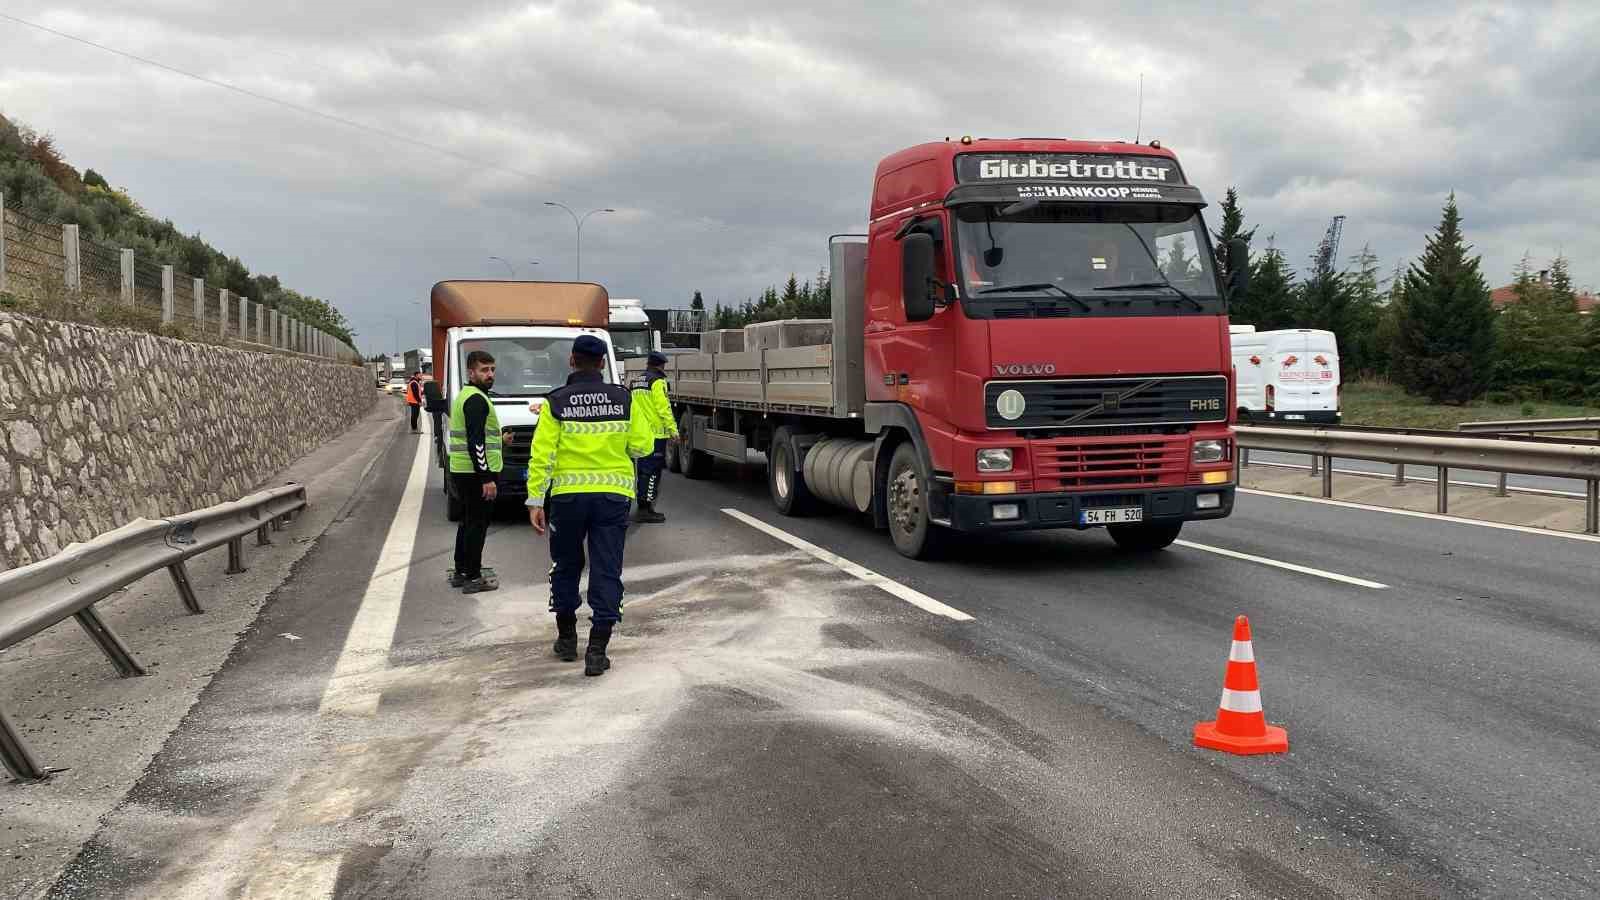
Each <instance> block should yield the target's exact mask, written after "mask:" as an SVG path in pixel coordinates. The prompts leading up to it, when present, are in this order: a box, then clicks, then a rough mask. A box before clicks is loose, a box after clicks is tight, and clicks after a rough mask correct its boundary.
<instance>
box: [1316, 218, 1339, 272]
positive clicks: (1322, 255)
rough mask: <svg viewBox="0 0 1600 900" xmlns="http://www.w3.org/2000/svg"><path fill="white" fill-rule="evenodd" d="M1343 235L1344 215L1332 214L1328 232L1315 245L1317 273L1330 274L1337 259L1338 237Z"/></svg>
mask: <svg viewBox="0 0 1600 900" xmlns="http://www.w3.org/2000/svg"><path fill="white" fill-rule="evenodd" d="M1343 235H1344V216H1334V217H1333V221H1331V222H1329V223H1328V233H1327V234H1325V235H1323V236H1322V243H1321V244H1318V245H1317V274H1319V275H1331V274H1333V267H1334V265H1336V264H1337V263H1338V261H1339V238H1340V237H1341V236H1343Z"/></svg>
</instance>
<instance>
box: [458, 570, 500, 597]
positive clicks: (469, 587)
mask: <svg viewBox="0 0 1600 900" xmlns="http://www.w3.org/2000/svg"><path fill="white" fill-rule="evenodd" d="M499 589H500V580H499V579H498V578H495V577H494V576H493V575H491V574H488V573H487V572H485V573H483V574H481V575H479V576H478V577H477V578H469V579H467V581H466V583H465V584H463V585H461V593H463V594H482V593H484V592H485V591H498V590H499Z"/></svg>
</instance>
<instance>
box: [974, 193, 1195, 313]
mask: <svg viewBox="0 0 1600 900" xmlns="http://www.w3.org/2000/svg"><path fill="white" fill-rule="evenodd" d="M954 219H955V222H956V229H955V230H956V253H957V259H958V265H959V267H960V276H959V277H960V279H961V295H962V299H963V306H964V308H965V309H966V311H967V314H968V315H970V316H973V317H974V318H1027V317H1032V316H1040V315H1062V316H1149V315H1162V316H1171V315H1211V316H1215V315H1221V314H1223V313H1224V312H1226V307H1225V306H1224V304H1223V300H1222V297H1221V296H1220V294H1219V292H1218V289H1217V278H1216V274H1215V270H1214V267H1213V266H1212V260H1211V245H1210V242H1209V241H1208V240H1207V239H1206V231H1205V222H1204V220H1202V219H1201V218H1200V214H1199V212H1198V211H1197V210H1195V209H1193V208H1192V207H1188V206H1177V205H1172V204H1153V203H1151V204H1145V203H1135V204H1099V205H1096V204H1082V203H1049V202H1046V203H1038V202H1034V203H1026V202H1024V203H1012V204H1002V203H970V204H963V205H961V206H959V207H957V208H956V209H955V215H954Z"/></svg>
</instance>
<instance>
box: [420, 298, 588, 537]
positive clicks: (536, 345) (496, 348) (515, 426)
mask: <svg viewBox="0 0 1600 900" xmlns="http://www.w3.org/2000/svg"><path fill="white" fill-rule="evenodd" d="M607 301H608V298H607V296H606V289H605V288H603V287H601V286H600V285H598V284H587V283H574V282H559V281H441V282H439V283H438V284H436V285H434V286H433V293H432V297H431V299H430V307H431V313H432V320H433V349H432V352H431V358H432V360H433V361H434V362H436V363H437V368H436V369H435V371H434V379H433V381H431V382H429V383H427V384H426V385H425V386H424V387H425V395H426V397H427V400H428V412H429V413H430V415H431V416H432V417H433V455H434V463H435V464H436V465H438V466H439V467H440V468H441V469H443V470H444V471H445V472H446V474H448V471H449V468H448V461H449V457H448V454H447V452H446V449H445V447H446V443H445V439H446V434H447V432H448V431H449V420H448V417H449V412H450V399H451V398H452V397H454V396H455V395H456V394H458V393H460V391H461V389H462V388H463V387H464V386H465V385H466V383H467V376H466V363H467V354H469V353H471V352H472V351H474V350H486V351H488V352H489V354H490V355H492V356H493V357H494V359H495V367H496V370H497V371H496V373H495V382H494V389H493V390H492V391H491V392H490V402H492V403H493V404H494V408H495V414H496V415H497V416H498V418H499V419H500V442H501V457H502V459H503V462H504V468H503V469H502V470H501V473H500V481H499V489H500V498H501V500H503V501H507V502H516V503H521V502H522V501H523V500H524V499H526V497H527V494H528V491H527V481H528V452H529V450H530V449H531V446H532V443H533V429H534V426H535V425H537V424H538V422H539V409H540V407H542V406H543V404H544V398H545V397H546V396H547V395H548V394H549V393H550V392H551V391H552V390H555V389H556V388H558V387H560V386H561V385H564V384H566V382H567V375H568V374H569V373H570V371H571V369H570V367H569V366H568V359H569V357H571V355H572V342H573V341H574V340H576V339H577V337H578V336H579V335H581V334H592V335H594V336H596V337H598V338H600V339H601V340H602V341H604V342H605V343H606V347H607V357H608V358H607V361H606V366H605V372H606V374H607V377H608V378H614V377H615V372H616V354H615V353H614V352H612V351H611V339H610V336H609V335H608V334H607V333H606V325H607V322H608V320H609V318H610V310H609V304H608V302H607ZM444 491H445V498H446V504H445V507H446V509H445V512H446V515H447V516H448V518H449V519H450V521H452V522H455V521H458V520H459V519H460V518H461V515H462V513H463V512H464V508H463V503H462V500H461V498H459V497H457V496H456V495H455V494H454V488H453V487H452V485H451V482H450V479H449V478H448V477H446V478H445V479H444Z"/></svg>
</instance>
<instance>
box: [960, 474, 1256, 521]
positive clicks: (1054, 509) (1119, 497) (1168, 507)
mask: <svg viewBox="0 0 1600 900" xmlns="http://www.w3.org/2000/svg"><path fill="white" fill-rule="evenodd" d="M1234 487H1235V486H1234V485H1232V484H1217V485H1198V486H1186V487H1171V488H1156V489H1153V490H1143V491H1140V490H1121V491H1106V492H1103V493H1102V492H1095V491H1084V492H1081V493H1070V494H1068V493H1059V494H987V495H979V494H948V495H946V497H945V509H946V511H947V512H948V513H949V516H948V518H949V521H950V527H951V528H953V529H955V530H956V531H1030V530H1037V529H1042V528H1075V529H1078V530H1080V531H1081V530H1084V529H1088V528H1098V527H1100V526H1098V525H1083V524H1081V519H1082V515H1081V513H1082V511H1083V509H1084V508H1085V507H1116V506H1121V507H1128V506H1138V507H1141V508H1143V509H1144V521H1145V522H1146V523H1150V522H1187V521H1192V520H1201V519H1221V518H1226V517H1227V516H1228V515H1229V514H1231V513H1232V512H1233V491H1234ZM1201 494H1217V495H1219V501H1218V505H1217V507H1216V508H1215V509H1199V508H1198V507H1197V506H1196V505H1195V498H1196V497H1198V496H1199V495H1201ZM1000 504H1016V505H1017V508H1018V512H1019V515H1018V517H1017V518H1015V519H1005V520H996V519H995V518H994V512H993V511H994V507H995V506H996V505H1000Z"/></svg>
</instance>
